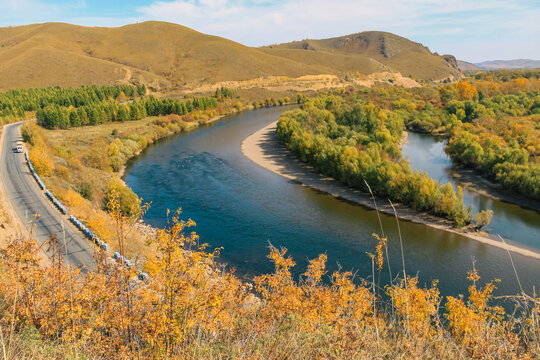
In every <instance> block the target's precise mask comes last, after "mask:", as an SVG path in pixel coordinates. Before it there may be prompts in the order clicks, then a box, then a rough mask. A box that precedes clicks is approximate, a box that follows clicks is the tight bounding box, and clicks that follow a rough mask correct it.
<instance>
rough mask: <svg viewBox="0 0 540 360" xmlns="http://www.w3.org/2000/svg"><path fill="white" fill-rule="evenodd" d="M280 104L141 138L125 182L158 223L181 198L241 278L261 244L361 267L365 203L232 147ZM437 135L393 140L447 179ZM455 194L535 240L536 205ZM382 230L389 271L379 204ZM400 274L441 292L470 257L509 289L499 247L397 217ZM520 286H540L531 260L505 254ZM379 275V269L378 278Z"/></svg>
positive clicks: (368, 238) (393, 251) (395, 259)
mask: <svg viewBox="0 0 540 360" xmlns="http://www.w3.org/2000/svg"><path fill="white" fill-rule="evenodd" d="M285 110H288V109H284V108H270V109H260V110H255V111H251V112H246V113H243V114H240V115H235V116H231V117H228V118H226V119H224V120H223V121H219V122H217V123H215V124H213V125H212V126H208V127H206V128H204V129H200V130H197V131H193V132H191V133H187V134H180V135H177V136H174V137H171V138H169V139H166V140H163V141H160V142H158V143H157V144H155V145H153V146H151V147H149V148H147V149H146V150H145V151H144V152H143V153H142V154H141V155H140V156H138V157H137V158H135V159H133V161H131V162H130V164H129V166H128V169H127V172H126V183H127V184H128V185H129V186H130V187H131V188H132V189H133V191H135V192H136V193H137V194H138V195H139V196H140V197H142V198H143V199H144V201H151V202H152V207H151V209H150V211H148V213H147V214H146V216H145V218H144V220H145V222H146V223H148V224H150V225H153V226H158V227H163V226H166V224H167V216H166V211H167V209H171V210H176V209H177V208H178V207H181V208H182V217H183V218H185V219H187V218H191V219H193V220H195V222H196V223H197V227H196V228H195V231H196V232H197V233H198V234H199V235H200V239H201V242H207V243H209V244H210V247H211V248H215V247H223V248H224V249H223V251H222V252H221V256H220V258H221V261H223V262H224V263H227V264H228V267H229V268H235V269H236V271H237V274H238V275H240V276H242V277H243V278H246V279H249V278H251V277H253V276H255V275H258V274H262V273H268V272H271V271H273V264H272V263H271V262H270V260H269V259H267V257H266V256H267V254H268V246H269V244H272V245H273V246H276V247H286V248H287V249H288V250H289V251H288V254H289V255H291V256H293V258H294V260H295V261H296V263H297V265H296V267H295V269H294V274H295V276H296V277H297V278H298V275H299V274H301V273H303V272H304V271H305V269H306V265H307V263H308V259H312V258H315V257H316V256H318V255H319V254H321V253H326V254H327V255H328V270H329V273H331V272H332V271H334V270H336V269H342V270H343V271H353V272H354V273H355V276H356V277H360V278H368V277H370V276H371V273H372V268H371V259H370V258H369V257H368V255H367V254H366V252H371V253H373V252H374V249H375V246H376V239H375V238H374V237H373V234H374V233H380V227H379V222H378V219H377V213H376V212H375V211H374V210H371V209H367V208H365V207H363V206H360V205H356V204H353V203H350V202H347V201H343V200H340V199H338V198H335V197H333V196H330V195H328V194H325V193H321V192H319V191H316V190H313V189H310V188H307V187H304V186H302V185H300V184H297V183H295V182H291V181H289V180H287V179H285V178H283V177H281V176H279V175H276V174H274V173H271V172H269V171H267V170H265V169H263V168H261V167H260V166H258V165H256V164H255V163H253V162H251V161H250V160H248V159H247V158H246V157H245V156H244V155H243V154H242V152H241V150H240V143H241V142H242V140H243V139H244V138H246V137H247V136H249V135H250V134H251V133H253V132H255V131H257V130H258V129H260V128H262V127H264V126H266V125H268V124H269V123H271V122H273V121H275V120H276V119H277V118H278V117H279V115H280V113H281V112H283V111H285ZM443 146H444V144H443V143H441V142H437V141H436V140H435V139H434V138H433V137H431V136H426V135H419V134H412V133H411V134H409V137H408V142H407V144H406V145H405V146H404V148H403V154H404V156H408V157H409V158H410V162H411V167H412V168H413V169H420V170H424V171H427V172H428V174H429V175H430V176H431V177H432V178H434V179H436V180H440V181H442V182H445V181H448V180H451V181H454V180H453V179H452V178H451V177H450V176H449V168H450V166H451V163H450V160H449V159H448V157H447V156H446V154H445V153H444V151H443ZM464 195H465V202H466V203H468V204H472V205H473V207H474V208H475V210H478V209H484V208H491V209H493V210H494V212H495V215H494V217H493V219H492V223H491V224H490V226H489V227H488V229H487V230H488V231H490V232H492V233H498V234H501V236H503V237H505V239H508V240H509V242H512V243H513V244H514V245H519V246H524V247H527V248H530V249H533V250H535V251H539V250H540V238H539V234H540V214H538V213H537V212H535V211H532V210H526V209H522V208H520V207H518V206H515V205H511V204H507V203H503V202H501V201H496V200H493V199H490V198H488V197H485V196H482V195H480V194H477V193H472V192H468V191H465V194H464ZM381 217H382V223H383V227H384V231H385V234H386V235H387V237H388V246H389V257H390V265H391V270H392V275H393V277H395V276H396V274H397V272H398V271H399V270H400V269H401V268H402V266H401V251H400V246H399V238H398V233H397V226H396V220H395V218H394V217H392V216H387V215H383V214H381ZM400 228H401V232H402V236H403V247H404V255H405V265H406V270H407V273H408V274H411V275H416V274H418V275H419V278H420V282H421V284H427V285H429V284H430V283H431V281H432V280H434V279H439V280H440V283H439V288H440V289H441V293H442V294H443V295H457V294H458V293H466V292H467V286H468V285H469V283H468V281H467V279H466V277H467V272H468V271H469V270H470V269H471V268H472V266H473V265H472V264H473V262H475V266H476V268H477V269H479V274H480V276H482V281H489V280H491V279H493V278H499V279H501V280H502V282H501V283H499V284H498V290H497V291H496V294H516V293H518V292H519V286H518V284H517V281H516V278H515V275H514V271H513V269H512V264H511V262H510V259H509V257H508V254H507V253H506V251H504V250H501V249H499V248H495V247H492V246H489V245H487V244H483V243H480V242H477V241H475V240H471V239H468V238H466V237H464V236H461V235H458V234H454V233H449V232H445V231H443V230H438V229H434V228H431V227H428V226H426V225H421V224H415V223H411V222H408V221H400ZM512 256H513V259H514V262H515V265H516V269H517V272H518V274H519V276H520V280H521V283H522V285H523V287H524V290H525V291H526V292H528V293H531V292H532V289H533V286H534V287H536V288H537V289H538V288H539V287H540V261H538V260H535V259H532V258H528V257H525V256H522V255H518V254H513V255H512ZM388 282H389V273H388V269H387V268H386V267H385V269H384V270H383V272H382V273H381V285H384V284H387V283H388Z"/></svg>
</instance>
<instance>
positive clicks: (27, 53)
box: [0, 21, 460, 90]
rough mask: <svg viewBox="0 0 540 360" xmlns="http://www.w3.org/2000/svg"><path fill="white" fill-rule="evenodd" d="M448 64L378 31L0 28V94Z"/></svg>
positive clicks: (427, 69)
mask: <svg viewBox="0 0 540 360" xmlns="http://www.w3.org/2000/svg"><path fill="white" fill-rule="evenodd" d="M347 39H351V40H350V41H349V40H347ZM306 47H307V48H306ZM450 58H451V59H450ZM445 59H446V60H445ZM452 59H453V57H446V58H445V57H441V56H437V55H434V54H431V52H430V51H429V50H428V49H427V48H425V47H423V46H422V45H421V44H418V43H414V42H412V41H409V40H407V39H405V38H401V37H399V36H396V35H393V34H389V33H380V32H368V33H361V34H355V35H351V36H349V37H342V38H335V39H327V40H308V41H303V42H296V43H290V44H282V45H278V46H273V47H263V48H253V47H248V46H244V45H242V44H239V43H236V42H234V41H231V40H227V39H224V38H220V37H217V36H211V35H206V34H202V33H199V32H197V31H195V30H192V29H189V28H187V27H184V26H181V25H177V24H172V23H166V22H156V21H149V22H144V23H139V24H131V25H126V26H122V27H117V28H104V27H83V26H77V25H70V24H65V23H45V24H33V25H26V26H16V27H7V28H0V89H4V90H5V89H10V88H17V87H43V86H56V85H59V86H78V85H83V84H115V83H145V84H147V85H148V86H149V87H150V88H153V89H172V88H180V89H182V88H185V89H189V88H194V87H197V86H200V85H203V84H212V83H217V82H220V81H229V80H234V81H240V80H250V79H255V78H259V77H268V76H287V77H293V78H294V77H300V76H304V75H318V74H332V75H342V74H344V73H352V72H360V73H362V74H371V73H374V72H383V71H388V72H401V73H402V74H404V75H407V76H408V75H410V76H414V77H416V78H418V79H443V78H447V77H449V76H459V75H460V73H459V70H457V67H456V66H454V65H453V63H452ZM453 61H454V62H455V59H453Z"/></svg>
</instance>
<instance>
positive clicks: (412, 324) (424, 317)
mask: <svg viewBox="0 0 540 360" xmlns="http://www.w3.org/2000/svg"><path fill="white" fill-rule="evenodd" d="M387 293H388V295H389V296H390V297H391V298H392V303H393V304H394V308H395V309H396V310H397V313H398V315H399V316H400V317H401V319H402V323H403V326H404V327H405V328H407V329H408V330H409V331H410V333H411V334H412V335H414V336H419V337H429V336H432V335H434V334H435V333H436V332H437V331H438V330H439V323H438V321H437V316H438V314H439V303H440V292H439V289H438V288H437V281H434V282H433V283H432V284H431V288H429V289H421V288H419V287H418V278H417V277H410V276H408V277H407V280H404V279H402V280H401V282H400V283H399V284H398V285H394V286H390V287H388V288H387Z"/></svg>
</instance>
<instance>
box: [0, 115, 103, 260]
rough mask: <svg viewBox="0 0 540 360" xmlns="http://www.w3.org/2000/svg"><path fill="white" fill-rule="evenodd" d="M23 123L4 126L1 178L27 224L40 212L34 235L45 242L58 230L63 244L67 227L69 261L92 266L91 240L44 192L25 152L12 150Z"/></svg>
mask: <svg viewBox="0 0 540 360" xmlns="http://www.w3.org/2000/svg"><path fill="white" fill-rule="evenodd" d="M20 125H21V124H20V123H18V124H12V125H7V126H6V127H5V128H4V132H5V133H4V143H3V145H2V149H1V150H2V153H1V157H0V174H1V176H2V179H1V180H2V182H3V185H4V188H5V190H6V194H7V197H8V199H9V201H10V202H11V205H12V207H13V209H14V210H15V212H16V213H17V215H18V216H19V218H20V219H21V223H23V224H25V226H26V227H27V228H29V226H30V223H29V222H30V221H32V219H33V214H39V217H37V219H36V220H35V221H33V222H34V236H35V238H36V239H37V240H38V242H39V243H43V242H44V241H45V240H47V239H48V238H49V237H50V235H51V234H57V236H58V239H59V240H60V244H63V243H64V235H63V229H64V230H65V242H66V249H64V256H65V260H66V262H68V263H69V264H71V265H75V266H85V267H93V266H94V260H93V251H94V247H93V245H92V243H91V242H90V241H89V240H88V239H86V238H85V237H84V236H83V234H82V233H81V232H80V231H79V230H77V229H76V228H75V227H74V226H73V225H72V224H71V223H70V222H69V221H68V220H67V217H66V216H63V215H61V214H60V212H59V211H58V210H57V209H56V208H55V207H54V206H53V205H52V203H51V202H50V201H49V200H48V199H47V198H46V197H45V196H44V194H43V192H42V191H41V189H40V188H39V187H38V185H37V183H36V181H35V180H34V178H33V177H32V174H31V173H30V170H29V169H28V165H27V164H26V161H25V158H24V154H22V153H15V152H13V148H14V147H15V142H16V141H17V140H19V139H20V135H19V130H18V128H19V126H20ZM62 225H63V228H62Z"/></svg>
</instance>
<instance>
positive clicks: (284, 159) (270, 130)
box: [241, 121, 540, 260]
mask: <svg viewBox="0 0 540 360" xmlns="http://www.w3.org/2000/svg"><path fill="white" fill-rule="evenodd" d="M276 125H277V121H275V122H273V123H271V124H269V125H267V126H266V127H264V128H262V129H260V130H258V131H256V132H255V133H253V134H251V135H250V136H248V137H247V138H246V139H244V140H243V141H242V144H241V149H242V152H243V154H244V155H245V156H246V157H247V158H248V159H250V160H251V161H253V162H254V163H256V164H258V165H259V166H261V167H263V168H265V169H267V170H269V171H272V172H273V173H276V174H278V175H281V176H283V177H285V178H287V179H290V180H293V181H296V182H298V183H300V184H302V185H304V186H308V187H311V188H314V189H317V190H319V191H323V192H325V193H328V194H330V195H333V196H336V197H339V198H342V199H345V200H348V201H353V202H355V203H358V204H361V205H363V206H366V207H369V208H372V209H374V208H375V205H374V202H373V200H372V199H371V196H370V195H369V194H367V193H364V192H362V191H359V190H356V189H353V188H351V187H348V186H346V185H344V184H342V183H341V182H339V181H336V180H334V179H332V178H330V177H328V176H325V175H322V174H319V173H318V172H316V171H315V169H313V167H311V166H309V165H307V164H305V163H303V162H301V161H300V160H299V159H298V158H297V157H296V156H295V155H294V154H292V153H291V152H290V151H289V150H288V149H287V148H286V147H285V146H284V145H283V144H282V143H281V142H280V141H279V139H278V137H277V134H276ZM376 200H377V207H378V210H379V211H381V212H383V213H386V214H390V215H394V211H393V209H392V207H391V206H390V204H387V201H383V200H382V199H376ZM394 205H395V207H396V211H397V213H398V216H399V218H400V219H404V220H408V221H412V222H415V223H420V224H425V225H427V226H431V227H433V228H437V229H441V230H445V231H449V232H453V233H456V234H460V235H463V236H466V237H468V238H470V239H474V240H477V241H480V242H482V243H485V244H489V245H492V246H496V247H498V248H501V249H505V250H509V251H512V252H514V253H518V254H521V255H524V256H528V257H532V258H535V259H539V260H540V253H538V252H535V251H533V250H529V249H525V248H521V247H518V246H514V245H510V244H505V243H503V242H501V241H500V240H499V239H498V238H496V237H495V236H492V235H489V234H487V233H484V232H473V231H464V230H461V229H456V228H454V227H453V226H452V223H451V222H450V221H448V220H446V219H441V218H439V217H436V216H433V215H430V214H427V213H422V212H418V211H416V210H413V209H410V208H408V207H405V206H403V205H400V204H394Z"/></svg>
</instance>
